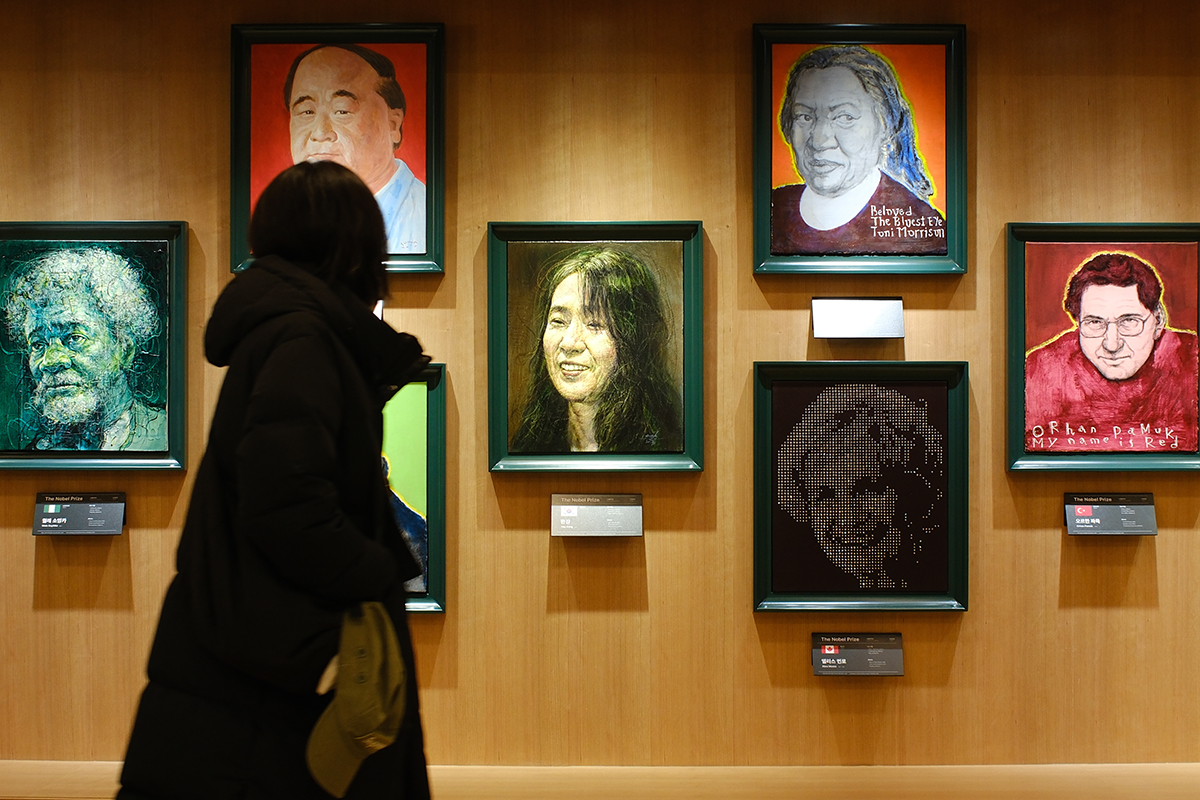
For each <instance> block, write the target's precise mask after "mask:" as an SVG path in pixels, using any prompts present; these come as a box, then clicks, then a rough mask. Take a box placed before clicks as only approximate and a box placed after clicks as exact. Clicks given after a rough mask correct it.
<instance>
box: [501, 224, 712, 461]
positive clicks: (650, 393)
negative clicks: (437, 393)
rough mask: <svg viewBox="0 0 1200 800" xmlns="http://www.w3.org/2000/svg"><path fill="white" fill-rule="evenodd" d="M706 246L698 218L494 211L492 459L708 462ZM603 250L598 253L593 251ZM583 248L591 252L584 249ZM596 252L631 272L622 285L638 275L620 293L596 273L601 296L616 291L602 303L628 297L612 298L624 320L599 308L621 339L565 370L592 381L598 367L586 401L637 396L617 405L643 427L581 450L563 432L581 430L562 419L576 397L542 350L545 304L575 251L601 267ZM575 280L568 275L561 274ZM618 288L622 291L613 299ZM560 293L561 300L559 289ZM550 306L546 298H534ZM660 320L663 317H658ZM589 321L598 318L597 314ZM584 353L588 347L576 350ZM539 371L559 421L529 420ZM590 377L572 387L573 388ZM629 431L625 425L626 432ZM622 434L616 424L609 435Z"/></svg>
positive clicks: (618, 271)
mask: <svg viewBox="0 0 1200 800" xmlns="http://www.w3.org/2000/svg"><path fill="white" fill-rule="evenodd" d="M703 251H704V235H703V227H702V225H701V223H700V222H698V221H674V222H491V223H488V466H489V469H490V470H491V471H493V472H512V471H540V472H562V471H639V470H649V471H685V472H698V471H700V470H702V469H703V465H704V393H703V387H704V364H703V360H702V349H703V331H704V321H703V313H704V310H703ZM598 252H601V253H602V255H596V253H598ZM587 253H591V254H593V255H591V256H586V259H585V254H587ZM597 258H603V259H608V260H610V261H611V262H612V263H611V266H610V267H606V269H608V270H609V272H608V273H607V274H609V275H618V276H623V277H620V278H619V280H622V281H624V282H625V283H624V284H623V285H625V286H626V287H633V288H630V289H628V290H621V291H622V292H624V293H623V294H616V293H614V292H616V291H617V290H611V291H610V290H609V289H606V288H603V287H601V286H600V284H598V283H597V284H595V286H596V287H598V289H599V291H600V293H601V295H602V296H603V297H607V298H610V299H608V300H602V301H601V302H602V303H607V304H609V305H610V306H611V305H614V304H618V303H627V304H628V305H627V306H626V308H625V311H624V312H623V313H622V312H620V311H619V310H618V309H612V313H613V314H614V315H617V316H616V317H615V318H618V319H619V320H625V321H624V322H615V323H612V324H609V323H610V320H607V319H605V320H601V322H603V323H604V328H605V331H606V332H605V334H604V335H605V336H609V335H611V337H612V338H611V341H612V343H613V349H612V351H611V352H610V355H609V356H608V357H609V359H610V361H609V363H608V366H607V367H604V368H601V369H600V370H599V371H597V370H596V369H593V368H592V367H595V364H594V363H593V365H592V367H588V368H585V367H583V366H581V365H575V366H574V367H569V368H570V369H578V370H580V375H582V377H579V376H573V377H571V378H568V379H567V380H575V381H583V382H586V381H589V380H591V377H589V376H601V377H599V378H597V382H598V383H597V385H599V386H600V387H601V388H600V389H597V390H596V392H595V394H594V395H593V397H592V399H591V400H585V401H584V402H583V403H581V404H580V405H587V404H588V403H590V402H592V400H595V398H596V397H601V398H602V399H600V400H599V402H598V403H597V405H596V406H595V407H596V408H597V409H599V412H598V413H603V410H604V409H605V407H606V404H608V403H609V402H610V401H611V399H612V398H613V397H614V396H616V393H617V392H618V391H619V392H621V396H622V397H623V398H625V402H627V403H630V404H632V405H630V406H628V407H630V408H632V407H636V408H638V409H639V410H638V411H636V412H631V413H625V414H623V415H621V419H636V420H639V421H641V422H639V424H640V425H641V426H642V427H640V428H639V429H638V430H637V431H636V435H635V434H629V435H630V436H633V437H634V438H632V439H631V438H627V439H625V440H624V441H626V442H629V441H633V442H634V443H633V444H632V445H620V446H613V447H612V448H611V449H608V445H606V444H603V443H598V444H597V446H598V447H599V448H600V449H599V451H596V452H586V451H574V450H572V449H571V445H569V444H567V437H568V435H573V434H570V433H569V432H570V429H569V428H568V423H567V421H566V420H567V414H568V413H574V409H576V408H578V407H579V406H576V405H575V400H570V401H569V402H567V401H566V400H567V395H564V394H561V392H562V391H563V390H562V389H560V388H557V386H555V387H554V388H551V387H552V383H553V380H554V379H553V378H552V377H551V372H550V369H549V368H548V367H546V366H545V364H546V362H545V361H544V359H548V358H549V357H548V356H545V355H544V353H543V350H544V348H545V347H546V346H547V345H546V341H547V339H546V335H547V328H548V326H549V320H548V318H546V312H547V311H548V310H549V306H550V301H551V299H552V298H551V291H557V289H556V286H552V285H547V284H546V282H547V281H548V280H549V279H550V276H551V275H553V274H555V270H556V269H560V268H563V267H564V265H566V264H567V262H568V260H569V259H585V260H588V261H589V262H590V263H591V264H592V266H593V267H594V266H595V265H596V264H597V263H598V262H597V261H596V259H597ZM570 269H572V270H577V268H576V267H571V268H570ZM572 274H573V273H572ZM596 274H598V273H596ZM636 276H641V277H636ZM568 277H570V276H568ZM579 280H585V279H579ZM595 280H597V281H600V280H601V279H599V278H597V279H595ZM605 280H607V279H605ZM568 282H569V281H568V280H567V279H563V281H562V283H561V284H559V286H562V285H566V284H567V283H568ZM606 285H608V284H606ZM616 297H624V298H625V300H616V299H612V298H616ZM554 298H555V302H556V303H557V302H558V301H557V299H556V298H557V295H555V296H554ZM635 304H636V305H635ZM542 306H544V307H545V308H543V309H542V310H541V311H538V310H536V309H538V308H539V307H542ZM654 309H657V311H655V310H654ZM600 316H603V314H601V315H600ZM658 323H661V327H655V325H656V324H658ZM588 324H589V325H590V326H592V327H593V328H594V327H595V324H596V323H595V322H589V323H588ZM648 331H659V332H658V333H654V334H650V333H647V332H648ZM581 352H584V351H582V350H581ZM586 352H588V353H590V352H592V350H590V349H589V350H588V351H586ZM613 352H615V359H613V357H612V355H611V353H613ZM631 354H632V355H631ZM587 358H588V356H587V355H586V353H585V354H584V355H581V356H580V359H587ZM605 370H608V371H607V372H605ZM605 375H612V376H616V379H615V380H616V382H615V383H608V384H607V388H604V386H603V384H602V383H601V382H602V381H606V380H607V378H606V377H604V376H605ZM539 382H540V384H541V386H540V389H541V390H544V393H545V397H546V398H547V399H546V400H545V402H544V404H543V406H537V408H542V407H546V408H550V407H551V406H554V411H553V413H555V414H561V417H553V418H554V419H556V420H559V419H560V420H561V421H557V422H555V423H551V424H545V423H544V422H537V423H534V422H530V420H532V419H534V416H533V411H532V409H534V408H535V406H534V405H531V403H530V402H529V399H528V398H531V397H534V396H536V395H535V393H533V392H534V390H535V389H537V388H538V384H539ZM582 385H583V383H579V384H578V385H577V386H576V388H574V389H567V390H566V391H567V392H568V393H569V394H570V393H572V392H577V391H578V390H579V389H578V387H579V386H582ZM602 393H603V394H602ZM574 396H575V397H576V398H578V397H579V395H577V394H576V395H574ZM555 404H558V405H561V406H562V407H561V409H560V408H557V406H556V405H555ZM569 410H570V411H569ZM527 412H529V413H528V414H527ZM547 418H550V417H547ZM596 430H597V432H598V433H597V441H598V442H599V440H600V439H603V438H604V436H603V434H600V433H599V431H600V430H601V429H600V428H599V427H597V429H596ZM523 431H525V432H529V431H535V432H537V433H538V434H539V435H540V434H542V433H546V434H547V435H548V436H550V437H552V438H553V441H547V442H544V443H533V444H523V443H522V442H523V441H528V440H529V439H530V437H525V434H524V433H522V432H523ZM626 433H628V431H627V430H622V431H620V435H625V434H626ZM617 436H618V434H617V433H614V434H612V440H616V439H617ZM523 437H524V438H523Z"/></svg>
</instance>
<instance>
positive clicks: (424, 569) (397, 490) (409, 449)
mask: <svg viewBox="0 0 1200 800" xmlns="http://www.w3.org/2000/svg"><path fill="white" fill-rule="evenodd" d="M383 466H384V471H385V472H386V474H387V480H388V487H389V488H390V490H391V494H392V496H391V503H392V510H393V512H395V515H396V524H397V526H398V527H399V528H400V532H401V534H403V536H404V541H405V543H406V544H407V545H408V547H409V550H410V551H411V552H412V554H413V558H414V559H415V560H416V561H417V563H418V564H420V565H421V574H420V575H419V576H417V577H415V578H412V579H410V580H409V581H408V582H407V583H406V584H405V586H404V588H405V589H406V590H407V591H408V594H409V599H408V601H407V607H408V610H409V611H445V610H446V368H445V365H444V364H430V365H429V366H428V367H426V368H425V369H424V371H422V373H421V375H420V376H419V377H418V378H417V379H416V380H414V381H413V382H412V383H409V384H407V385H405V386H404V387H402V388H401V389H400V391H399V392H397V393H396V394H395V395H394V396H393V397H392V399H391V400H389V401H388V403H387V405H385V406H384V407H383Z"/></svg>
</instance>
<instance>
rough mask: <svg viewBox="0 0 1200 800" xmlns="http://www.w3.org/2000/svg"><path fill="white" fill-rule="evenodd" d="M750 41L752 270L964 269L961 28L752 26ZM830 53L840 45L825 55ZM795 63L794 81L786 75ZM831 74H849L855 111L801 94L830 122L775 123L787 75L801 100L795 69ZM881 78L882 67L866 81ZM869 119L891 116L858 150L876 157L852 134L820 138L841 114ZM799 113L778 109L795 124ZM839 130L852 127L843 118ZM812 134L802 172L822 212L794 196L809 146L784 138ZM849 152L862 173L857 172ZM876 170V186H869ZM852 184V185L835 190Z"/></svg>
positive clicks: (797, 194) (825, 97) (959, 271)
mask: <svg viewBox="0 0 1200 800" xmlns="http://www.w3.org/2000/svg"><path fill="white" fill-rule="evenodd" d="M753 39H754V103H753V114H754V123H753V142H754V155H753V172H752V174H753V197H754V220H753V238H754V271H755V273H761V274H768V273H852V274H855V273H856V274H905V273H908V274H911V273H937V274H962V273H965V272H966V271H967V122H966V120H967V115H966V77H965V76H966V66H965V65H966V26H964V25H780V24H769V25H768V24H759V25H755V26H754V30H753ZM835 49H836V50H837V51H838V54H837V55H834V56H833V57H829V54H833V53H834V52H835ZM817 50H822V51H824V53H826V54H827V55H825V56H822V55H819V54H815V51H817ZM801 56H803V60H801V58H800V57H801ZM843 64H849V65H850V66H843ZM793 66H796V67H798V71H797V72H796V75H797V80H796V82H795V83H789V77H790V76H791V74H792V67H793ZM832 67H836V68H837V70H833V69H831V68H832ZM810 70H811V72H810ZM838 71H841V72H843V73H845V75H847V76H850V77H851V79H853V76H854V75H855V74H857V75H858V82H857V84H855V85H857V86H858V87H859V89H860V90H861V93H862V101H863V102H862V107H861V108H858V107H856V108H855V109H854V111H853V113H851V114H846V113H844V109H845V106H844V105H842V103H843V99H844V98H841V97H840V96H838V97H836V98H834V96H833V95H824V94H817V95H813V100H812V102H813V104H814V105H822V106H823V108H824V109H825V111H824V112H823V113H822V114H814V115H813V116H811V117H809V116H807V115H805V116H803V119H810V118H811V119H813V120H815V123H814V124H816V125H818V126H819V125H821V120H822V119H825V118H828V119H829V120H830V122H829V125H828V127H827V128H825V127H822V128H819V129H814V130H813V131H802V130H799V129H796V128H794V127H790V126H789V127H788V128H787V130H785V129H784V125H783V123H782V122H781V120H782V117H781V114H783V112H784V111H785V108H784V106H785V103H784V99H785V97H786V96H788V87H789V85H791V86H794V87H795V91H796V93H794V94H792V95H791V96H793V97H796V98H799V97H800V96H802V95H803V96H805V97H807V94H809V93H807V92H805V91H803V87H801V85H800V82H799V76H800V75H803V74H805V73H809V74H810V75H822V76H826V75H833V74H835V72H838ZM880 75H883V76H885V77H883V78H878V77H875V76H880ZM864 76H870V77H864ZM887 76H890V77H887ZM822 80H825V78H822ZM873 108H874V109H879V110H880V111H879V114H878V116H877V115H876V114H873V113H871V111H872V109H873ZM810 110H812V109H810ZM835 112H836V113H835ZM839 115H841V116H839ZM881 117H886V118H887V119H888V120H889V122H887V123H883V124H882V125H880V126H879V127H877V128H876V129H874V130H873V131H871V132H869V135H870V136H877V137H879V138H880V139H881V140H882V141H881V142H880V143H879V144H878V146H877V147H871V148H866V149H868V150H870V151H871V152H873V153H880V155H878V159H879V163H878V164H868V163H867V162H866V161H865V160H864V159H865V158H866V156H864V155H861V154H860V155H857V156H856V155H854V154H853V153H852V152H851V151H852V150H853V149H854V144H853V143H841V142H838V145H837V146H834V145H833V144H832V142H834V141H835V139H836V137H835V136H834V135H833V134H832V133H829V131H831V130H833V128H834V127H835V126H838V125H839V123H838V120H839V119H844V120H863V121H864V123H863V124H866V121H867V120H871V119H879V118H881ZM798 118H799V117H797V116H796V115H795V114H789V119H790V120H791V124H792V125H793V126H794V125H795V124H796V120H797V119H798ZM842 127H843V129H845V130H847V131H848V132H849V133H852V132H853V128H854V123H853V122H848V123H847V124H845V125H843V126H842ZM923 131H924V139H922V132H923ZM816 135H819V136H820V137H822V138H823V139H827V141H823V142H821V143H817V144H814V145H813V146H812V148H810V149H811V151H812V154H811V156H810V158H811V160H810V161H807V162H805V167H804V172H806V173H807V174H809V175H810V177H812V180H813V186H820V187H822V189H821V190H818V189H814V190H813V191H812V195H813V197H814V198H824V202H825V208H826V210H827V213H831V214H832V216H826V217H824V218H822V217H819V216H818V215H817V214H816V213H815V212H814V211H813V210H810V209H812V206H808V207H806V205H805V203H801V202H799V200H800V198H801V196H802V195H803V192H804V191H805V190H806V189H808V188H809V187H808V186H807V185H805V184H804V183H803V178H802V177H801V162H802V161H803V157H802V156H801V154H802V153H804V152H806V151H807V150H806V149H804V148H802V149H801V151H799V152H797V151H796V150H794V149H793V147H792V141H791V140H792V139H795V138H796V137H798V136H804V137H811V136H816ZM863 135H864V136H866V135H868V134H867V133H864V134H863ZM843 144H844V146H845V151H843V150H842V149H841V148H842V146H843ZM831 154H832V155H831ZM855 159H858V161H856V160H855ZM859 162H861V164H859V166H861V167H862V169H861V170H858V169H856V168H855V165H856V164H858V163H859ZM875 166H878V167H879V173H878V174H879V175H880V177H879V178H878V179H877V180H878V181H879V182H878V184H875V183H872V181H874V180H876V178H874V177H873V176H875V175H876V174H877V173H876V172H875V170H874V167H875ZM847 167H848V169H844V168H847ZM868 170H869V171H868ZM860 175H867V176H871V177H870V179H868V178H862V179H861V180H860V178H859V176H860ZM852 181H853V182H854V188H847V184H849V183H851V182H852ZM872 186H877V188H875V189H872ZM863 192H865V194H864V193H863ZM806 202H807V200H806ZM860 203H862V204H861V205H860ZM813 205H816V204H815V203H814V204H813ZM818 219H824V223H822V222H818V221H817V220H818ZM843 219H845V220H847V221H845V222H838V223H836V224H835V220H843ZM810 221H811V222H812V224H809V222H810Z"/></svg>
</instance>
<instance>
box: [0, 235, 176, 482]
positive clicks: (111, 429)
mask: <svg viewBox="0 0 1200 800" xmlns="http://www.w3.org/2000/svg"><path fill="white" fill-rule="evenodd" d="M187 239H188V225H187V223H186V222H182V221H155V222H2V223H0V318H2V319H3V321H4V324H3V325H0V398H4V402H3V403H0V423H2V424H0V469H122V470H124V469H184V468H185V466H186V458H185V455H186V449H187V448H186V445H187V404H186V398H187V392H186V377H187V358H186V354H187V286H186V273H187ZM114 287H115V288H116V290H117V291H113V288H114ZM19 298H24V299H25V301H26V302H24V303H21V302H19V300H18V299H19ZM22 309H24V310H22ZM56 309H62V310H63V313H61V314H56V311H55V310H56ZM56 316H57V319H56V318H55V317H56ZM39 320H41V322H39ZM64 320H65V322H64ZM19 329H20V330H19ZM35 352H40V353H42V355H41V356H35V355H34V354H35ZM52 356H53V358H52ZM35 361H36V362H37V363H36V364H35ZM51 362H53V363H51ZM35 372H36V375H35ZM80 386H83V387H85V388H84V389H82V390H81V389H79V388H77V387H80Z"/></svg>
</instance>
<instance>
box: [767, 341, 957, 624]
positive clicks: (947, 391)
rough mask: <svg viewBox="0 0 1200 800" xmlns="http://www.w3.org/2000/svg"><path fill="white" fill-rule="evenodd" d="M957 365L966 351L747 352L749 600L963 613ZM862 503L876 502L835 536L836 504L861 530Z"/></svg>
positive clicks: (784, 606) (839, 520) (799, 606)
mask: <svg viewBox="0 0 1200 800" xmlns="http://www.w3.org/2000/svg"><path fill="white" fill-rule="evenodd" d="M967 373H968V369H967V363H966V362H965V361H945V362H940V361H913V362H899V361H806V362H777V361H776V362H772V361H760V362H755V364H754V373H753V384H754V385H753V402H754V609H755V611H965V610H966V608H967V587H968V551H969V541H968V538H969V537H968V525H969V513H968V497H967V494H968V487H969V475H968V470H969V462H968V451H969V425H968V414H969V405H970V402H969V397H970V390H969V385H968V374H967ZM856 464H857V465H858V466H857V467H855V466H854V465H856ZM868 493H873V494H870V495H868ZM868 497H873V498H877V499H878V498H883V499H882V500H879V502H878V503H875V501H874V500H872V501H870V502H869V501H868V499H867V498H868ZM872 503H874V504H872ZM830 504H833V505H830ZM837 504H846V505H844V506H842V505H837ZM864 509H872V511H871V512H870V513H876V512H875V511H874V510H875V509H886V510H887V512H886V513H885V514H883V515H882V516H881V517H880V519H879V520H878V522H877V524H876V526H875V528H873V529H868V531H867V533H862V534H860V535H859V536H858V537H854V536H853V535H849V534H847V533H846V532H845V530H844V528H843V527H842V526H843V522H844V518H843V517H841V516H839V515H841V514H850V515H851V518H852V519H855V520H857V522H855V523H854V524H856V525H858V526H860V527H863V526H865V525H866V524H867V521H868V520H869V519H870V515H869V514H867V512H865V511H864ZM864 514H865V515H866V516H865V517H864ZM821 519H824V520H825V521H826V522H825V524H826V525H827V527H826V529H825V530H824V532H820V531H819V530H818V524H819V523H818V520H821ZM885 526H886V527H885ZM881 529H882V531H883V532H878V531H880V530H881Z"/></svg>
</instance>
